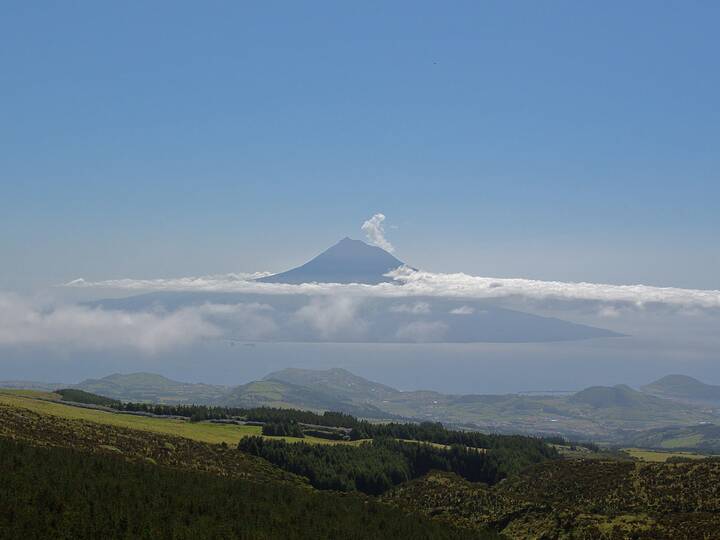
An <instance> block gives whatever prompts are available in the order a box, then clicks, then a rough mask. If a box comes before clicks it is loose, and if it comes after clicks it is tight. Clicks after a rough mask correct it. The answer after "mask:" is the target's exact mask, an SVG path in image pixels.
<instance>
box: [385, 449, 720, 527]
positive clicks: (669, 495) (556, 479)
mask: <svg viewBox="0 0 720 540" xmlns="http://www.w3.org/2000/svg"><path fill="white" fill-rule="evenodd" d="M383 500H385V501H388V502H391V503H393V504H396V505H398V506H399V507H401V508H406V509H414V510H419V511H421V512H422V513H423V514H425V515H427V516H433V517H434V518H436V519H441V520H444V521H446V522H447V523H450V524H454V525H461V526H465V527H487V526H489V527H491V528H493V529H495V530H497V531H498V532H502V534H504V535H506V536H507V537H508V538H513V539H514V538H517V539H524V540H528V539H548V538H580V539H588V540H589V539H600V538H607V539H614V538H618V539H620V538H636V539H647V540H650V539H658V538H667V539H671V538H672V539H687V540H691V539H692V540H696V539H699V538H716V537H717V536H716V535H717V530H718V527H720V461H707V460H700V461H695V462H693V463H677V464H669V463H668V464H665V463H652V464H648V463H634V462H623V461H602V460H564V461H549V462H546V463H544V464H541V465H538V466H536V467H533V468H530V469H528V470H526V471H525V472H524V473H522V474H521V475H519V476H517V477H514V478H511V479H508V480H507V481H505V482H502V483H501V484H498V485H497V486H494V487H491V488H490V487H487V486H485V485H482V484H472V483H469V482H467V481H465V480H462V479H460V478H458V477H457V476H455V475H452V474H446V473H434V474H430V475H428V476H426V477H424V478H422V479H419V480H416V481H413V482H409V483H407V484H403V485H402V486H399V487H397V488H395V489H394V490H392V491H391V492H389V493H388V494H386V495H385V496H384V497H383Z"/></svg>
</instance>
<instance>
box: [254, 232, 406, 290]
mask: <svg viewBox="0 0 720 540" xmlns="http://www.w3.org/2000/svg"><path fill="white" fill-rule="evenodd" d="M404 264H405V263H403V262H402V261H401V260H399V259H397V258H395V257H393V256H392V255H391V254H390V253H388V252H387V251H385V250H384V249H382V248H379V247H377V246H371V245H369V244H366V243H365V242H363V241H361V240H353V239H351V238H347V237H345V238H343V239H342V240H340V241H339V242H338V243H337V244H335V245H334V246H332V247H330V248H328V249H327V250H325V251H323V252H322V253H321V254H320V255H318V256H317V257H315V258H314V259H312V260H310V261H308V262H306V263H305V264H303V265H302V266H298V267H297V268H293V269H292V270H288V271H287V272H282V273H280V274H274V275H272V276H267V277H263V278H260V279H258V280H257V281H262V282H264V283H294V284H297V283H313V282H315V283H366V284H370V285H375V284H377V283H383V282H391V281H392V278H389V277H387V276H385V274H387V273H388V272H390V271H391V270H395V269H396V268H398V267H399V266H403V265H404Z"/></svg>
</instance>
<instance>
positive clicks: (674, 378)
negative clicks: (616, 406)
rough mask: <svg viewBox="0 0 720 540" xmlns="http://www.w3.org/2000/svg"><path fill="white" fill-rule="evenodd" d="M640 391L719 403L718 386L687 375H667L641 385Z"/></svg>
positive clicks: (664, 396)
mask: <svg viewBox="0 0 720 540" xmlns="http://www.w3.org/2000/svg"><path fill="white" fill-rule="evenodd" d="M642 391H643V392H646V393H648V394H652V395H656V396H660V397H663V398H667V399H677V400H683V401H698V402H709V403H720V386H716V385H712V384H705V383H703V382H700V381H698V380H697V379H694V378H692V377H688V376H687V375H667V376H666V377H663V378H661V379H658V380H657V381H655V382H652V383H650V384H648V385H645V386H643V387H642Z"/></svg>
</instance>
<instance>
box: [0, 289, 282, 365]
mask: <svg viewBox="0 0 720 540" xmlns="http://www.w3.org/2000/svg"><path fill="white" fill-rule="evenodd" d="M269 309H272V308H270V307H269V306H264V305H262V304H254V303H252V304H235V305H214V304H205V305H201V306H191V307H186V308H182V309H178V310H175V311H172V312H148V311H142V312H127V311H117V310H106V309H100V308H89V307H85V306H80V305H63V306H54V307H47V306H41V305H36V304H34V303H33V302H31V301H29V300H27V299H25V298H21V297H20V296H17V295H15V294H9V293H0V346H28V345H29V346H46V347H67V348H70V349H75V350H77V349H81V350H108V349H114V348H125V349H131V350H135V351H139V352H142V353H146V354H154V353H158V352H163V351H167V350H169V349H173V348H176V347H181V346H185V345H189V344H191V343H193V342H196V341H199V340H202V339H215V338H219V337H221V336H222V335H223V330H222V329H221V327H220V326H219V324H218V323H232V324H233V325H234V326H235V327H236V328H238V329H239V332H240V334H241V335H240V337H242V338H244V339H259V338H262V337H264V336H266V335H269V334H272V333H273V332H274V330H275V323H274V322H273V320H272V319H271V318H269V317H267V316H266V315H264V312H265V311H267V310H269Z"/></svg>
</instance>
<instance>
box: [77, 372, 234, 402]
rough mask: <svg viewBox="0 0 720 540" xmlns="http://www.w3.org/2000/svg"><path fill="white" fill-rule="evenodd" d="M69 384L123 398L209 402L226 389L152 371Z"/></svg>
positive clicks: (87, 390)
mask: <svg viewBox="0 0 720 540" xmlns="http://www.w3.org/2000/svg"><path fill="white" fill-rule="evenodd" d="M73 388H78V389H80V390H84V391H86V392H91V393H93V394H99V395H101V396H105V397H109V398H113V399H121V400H124V401H151V402H156V403H209V402H212V401H214V400H216V399H219V398H220V397H221V396H223V395H224V394H225V393H226V392H227V387H224V386H219V385H212V384H202V383H184V382H178V381H173V380H171V379H168V378H167V377H163V376H162V375H158V374H156V373H129V374H120V373H115V374H113V375H108V376H107V377H103V378H102V379H86V380H84V381H82V382H81V383H79V384H77V385H73Z"/></svg>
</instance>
